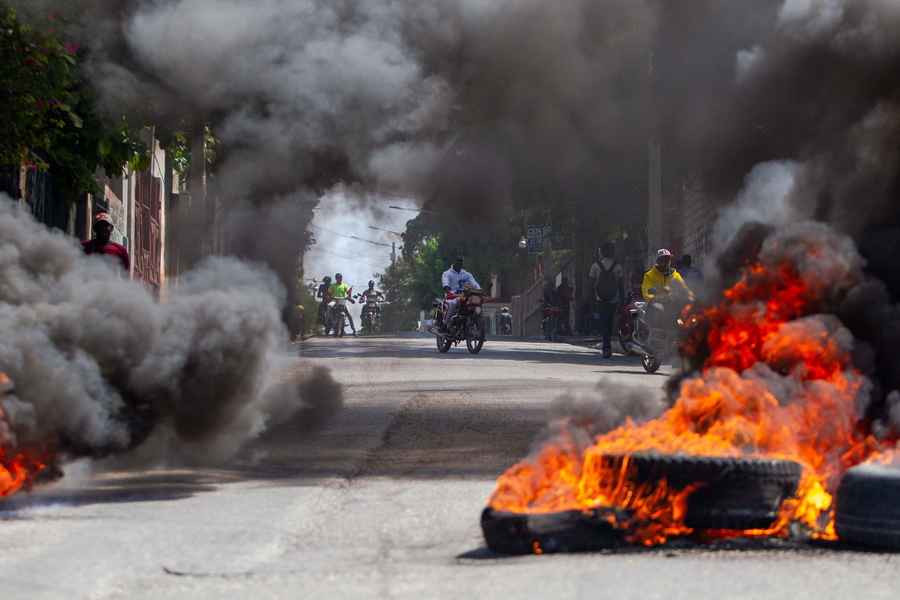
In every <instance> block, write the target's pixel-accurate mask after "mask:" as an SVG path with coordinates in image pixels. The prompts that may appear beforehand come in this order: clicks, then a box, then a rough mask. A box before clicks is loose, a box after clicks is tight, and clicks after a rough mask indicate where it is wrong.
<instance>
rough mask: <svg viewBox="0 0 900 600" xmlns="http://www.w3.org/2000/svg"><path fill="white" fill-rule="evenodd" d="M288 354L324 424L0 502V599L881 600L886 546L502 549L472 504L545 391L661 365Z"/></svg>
mask: <svg viewBox="0 0 900 600" xmlns="http://www.w3.org/2000/svg"><path fill="white" fill-rule="evenodd" d="M291 351H292V352H293V353H294V354H295V355H297V361H296V368H297V369H305V368H308V367H309V366H311V365H318V364H321V365H325V366H327V367H329V368H331V369H332V373H333V375H334V377H335V378H336V379H337V380H339V381H340V382H341V383H342V384H343V385H344V388H345V406H344V408H343V409H342V411H341V412H340V414H339V415H338V416H337V417H336V418H335V419H334V420H333V421H331V422H330V423H329V424H328V425H327V426H326V427H324V428H322V429H320V430H318V431H315V432H309V431H305V430H303V428H301V427H299V426H298V425H297V424H290V423H289V424H287V425H284V426H281V427H279V428H277V429H276V430H272V431H269V432H266V433H265V434H264V435H263V436H262V437H261V438H260V439H258V440H256V441H255V442H253V443H252V444H249V445H248V446H247V448H246V449H245V450H244V451H243V452H242V453H241V455H240V457H239V458H238V459H237V460H235V461H233V462H232V463H230V464H228V465H224V466H221V467H219V468H217V469H209V468H182V469H169V470H160V471H149V472H147V471H143V472H125V471H114V472H105V473H99V472H96V471H95V470H94V469H92V465H90V464H88V463H77V464H74V465H70V466H69V467H68V469H67V476H66V477H65V478H64V479H63V480H61V481H59V482H57V483H53V484H46V485H42V486H38V487H37V488H36V489H35V490H34V492H33V493H32V494H30V495H28V494H19V495H16V496H14V497H12V498H9V499H7V500H5V501H0V532H2V538H3V540H4V541H3V543H2V544H0V598H2V599H4V600H8V599H13V598H15V599H18V598H22V599H26V598H27V599H29V600H32V599H43V598H53V599H57V598H66V599H69V598H98V599H99V598H103V599H106V598H191V599H200V598H216V599H220V598H235V599H237V598H240V599H246V598H354V599H365V598H510V599H511V598H606V597H610V598H617V599H623V600H624V599H632V598H633V599H648V598H666V599H681V598H685V599H687V598H690V599H705V598H735V599H738V598H740V599H751V598H766V599H768V598H790V599H792V600H799V599H805V598H810V599H812V598H815V599H816V600H823V599H832V598H833V599H844V598H867V599H874V598H895V597H896V596H897V592H896V589H895V588H896V584H895V582H896V581H897V579H898V570H900V554H893V553H879V552H870V551H864V550H859V549H853V548H846V547H841V546H834V545H809V544H798V543H788V542H770V543H762V544H761V543H758V542H752V543H750V542H731V543H721V544H718V545H715V546H705V547H703V546H696V545H691V544H674V545H670V546H667V547H664V548H653V549H642V548H633V549H628V550H625V551H616V552H604V553H592V554H568V555H564V554H555V555H542V556H520V557H505V556H498V555H494V554H492V553H491V552H489V551H488V550H486V548H485V547H484V540H483V539H482V536H481V529H480V526H479V515H480V512H481V510H482V509H483V508H484V506H485V502H486V500H487V498H488V496H489V495H490V493H491V491H492V490H493V487H494V484H495V481H496V479H497V477H498V476H499V475H500V474H501V473H502V472H503V471H504V470H505V469H506V468H507V467H509V466H510V465H512V464H513V463H515V462H516V461H517V460H518V459H520V458H521V457H523V456H524V455H525V454H526V452H527V451H528V448H529V445H530V443H531V441H532V439H533V437H534V435H535V433H536V432H537V431H538V430H539V429H540V428H541V426H542V425H543V424H544V423H545V422H546V420H547V407H548V404H549V402H550V401H551V400H552V399H553V398H554V397H556V396H558V395H560V394H561V393H564V392H568V393H579V392H584V391H587V390H590V389H591V388H593V387H594V386H596V385H597V383H598V382H599V381H601V379H602V380H603V381H606V382H612V383H617V384H627V385H632V386H640V387H644V388H647V389H648V390H650V391H651V392H653V391H655V390H659V389H660V387H661V386H662V385H663V383H664V381H665V379H666V377H665V376H666V375H667V374H668V373H669V371H670V367H669V366H668V365H664V366H663V367H662V369H661V370H660V373H658V374H655V375H648V374H646V373H644V371H643V369H642V368H641V366H640V362H639V361H638V360H637V359H635V358H627V357H624V356H621V355H618V354H617V355H614V357H613V358H611V359H609V360H603V359H601V358H600V356H599V352H598V351H596V350H593V349H591V348H586V347H579V346H573V345H569V344H562V343H560V344H551V343H548V342H543V341H531V340H529V341H523V340H514V339H510V338H507V339H496V338H490V339H488V341H487V343H486V345H485V347H484V350H483V351H482V352H481V354H479V355H477V356H472V355H470V354H469V353H468V352H466V350H465V348H454V349H451V350H450V352H449V353H448V354H446V355H441V354H438V352H437V350H436V348H435V344H434V338H433V337H432V336H430V335H427V334H422V335H418V334H414V335H406V336H402V337H391V336H381V335H379V336H372V337H368V338H343V339H330V338H314V339H311V340H307V341H305V342H303V343H302V344H297V345H294V346H292V350H291Z"/></svg>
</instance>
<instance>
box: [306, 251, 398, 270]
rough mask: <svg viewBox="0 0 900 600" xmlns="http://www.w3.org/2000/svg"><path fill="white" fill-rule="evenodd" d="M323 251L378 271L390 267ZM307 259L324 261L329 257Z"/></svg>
mask: <svg viewBox="0 0 900 600" xmlns="http://www.w3.org/2000/svg"><path fill="white" fill-rule="evenodd" d="M321 251H322V252H325V253H327V254H331V255H332V256H336V257H338V258H343V259H344V260H349V261H350V262H356V263H360V264H362V265H368V266H370V267H375V268H376V269H386V268H387V267H388V266H387V265H376V264H373V263H370V262H366V261H364V260H359V259H357V258H352V257H350V256H343V255H341V254H337V253H335V252H329V251H328V250H324V249H323V250H321ZM307 258H313V259H316V258H318V259H324V258H327V257H325V256H309V257H307Z"/></svg>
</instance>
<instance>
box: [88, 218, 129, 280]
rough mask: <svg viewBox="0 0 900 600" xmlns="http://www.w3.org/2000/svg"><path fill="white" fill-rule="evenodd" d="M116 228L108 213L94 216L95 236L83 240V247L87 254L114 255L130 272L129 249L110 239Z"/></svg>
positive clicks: (93, 228)
mask: <svg viewBox="0 0 900 600" xmlns="http://www.w3.org/2000/svg"><path fill="white" fill-rule="evenodd" d="M115 228H116V226H115V225H113V222H112V219H110V218H109V215H108V214H106V213H99V214H98V215H97V216H96V217H94V225H93V227H92V230H93V232H94V238H93V239H91V240H88V241H86V242H81V249H82V250H83V251H84V253H85V254H105V255H108V256H114V257H116V258H117V259H118V261H119V264H121V265H122V267H123V268H124V269H125V271H126V272H128V271H130V270H131V257H130V256H128V249H127V248H125V246H123V245H122V244H117V243H115V242H113V241H111V239H110V238H111V237H112V232H113V230H114V229H115Z"/></svg>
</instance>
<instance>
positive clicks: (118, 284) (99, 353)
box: [0, 200, 341, 496]
mask: <svg viewBox="0 0 900 600" xmlns="http://www.w3.org/2000/svg"><path fill="white" fill-rule="evenodd" d="M117 270H118V268H117V266H115V265H112V264H107V263H106V262H104V260H102V259H100V258H95V257H85V256H83V254H82V253H81V250H80V249H79V248H78V247H77V244H75V242H74V241H73V240H72V239H71V238H67V237H66V236H64V235H62V234H61V233H60V232H52V231H48V230H47V229H46V228H44V227H43V226H42V225H39V224H37V223H35V222H34V221H33V220H32V219H31V218H30V217H29V216H27V215H24V214H21V213H19V212H18V211H17V210H16V208H15V207H14V206H13V205H12V204H11V203H9V202H7V201H6V200H3V201H0V373H2V375H0V382H2V396H0V496H6V495H9V494H11V493H13V492H15V491H16V490H17V489H19V488H20V487H22V486H23V485H24V486H29V485H30V484H31V482H33V481H34V479H35V478H36V477H40V476H41V475H42V473H43V474H47V473H51V474H53V473H55V474H58V473H59V471H58V466H59V464H60V463H61V462H62V461H63V460H65V459H66V458H69V457H82V456H88V457H94V458H101V457H106V456H111V455H118V454H122V453H125V452H128V451H131V450H134V449H136V448H138V447H140V451H141V453H142V455H143V456H142V458H143V459H144V460H147V461H150V462H151V464H158V463H160V462H165V459H166V458H171V457H175V456H180V457H188V458H191V459H194V460H201V461H202V460H207V461H208V460H219V459H223V458H226V457H228V456H230V455H232V454H233V453H234V452H235V451H236V450H237V449H238V447H239V446H240V444H241V443H242V442H243V441H245V440H247V439H248V438H250V437H253V436H255V435H257V434H259V433H260V432H261V431H262V430H263V429H265V427H266V425H267V424H269V423H271V422H272V421H273V420H278V419H283V418H286V417H287V416H290V415H293V414H294V413H295V412H296V411H298V410H301V411H306V415H307V416H308V417H309V418H310V419H312V418H317V417H318V416H321V415H323V414H327V413H329V412H330V411H332V410H334V409H335V408H337V407H338V406H340V403H341V391H340V386H338V385H337V384H336V383H334V382H333V380H332V379H331V377H330V375H329V374H328V373H327V372H326V371H321V372H315V373H313V374H312V378H311V379H310V380H298V378H293V379H292V378H290V377H286V376H283V374H282V369H281V365H280V360H281V358H280V355H279V352H278V349H279V347H281V345H282V344H283V343H284V340H286V339H287V333H286V332H285V331H284V330H283V327H284V326H283V325H282V322H281V319H280V306H281V303H282V300H283V294H284V291H283V289H282V288H281V286H280V284H279V283H278V282H277V280H276V278H275V276H274V275H273V274H272V273H271V272H269V271H268V270H266V269H264V268H262V267H259V266H254V265H249V264H247V263H243V262H241V261H238V260H236V259H230V258H222V257H219V258H215V259H209V260H207V261H205V262H204V263H202V264H201V265H200V266H199V267H198V268H197V269H195V270H194V271H192V272H190V273H188V274H187V275H185V276H183V277H181V278H180V279H179V281H178V282H177V286H174V287H175V290H174V292H173V293H172V294H171V295H170V298H169V299H168V300H167V301H165V302H158V301H157V300H156V299H155V298H154V297H153V296H152V295H151V293H150V292H149V291H147V290H146V289H145V288H144V287H143V286H142V284H141V283H140V282H137V281H130V280H128V279H127V278H123V277H121V276H120V274H119V273H118V272H117ZM48 465H49V466H50V467H52V468H47V467H48Z"/></svg>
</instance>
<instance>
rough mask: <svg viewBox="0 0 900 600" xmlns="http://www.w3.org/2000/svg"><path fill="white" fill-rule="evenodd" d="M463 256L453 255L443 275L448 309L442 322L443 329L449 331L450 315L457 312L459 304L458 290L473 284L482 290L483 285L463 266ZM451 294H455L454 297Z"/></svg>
mask: <svg viewBox="0 0 900 600" xmlns="http://www.w3.org/2000/svg"><path fill="white" fill-rule="evenodd" d="M462 265H463V259H462V256H460V255H459V254H457V255H456V256H454V257H453V262H452V263H451V265H450V268H449V269H447V270H446V271H444V274H443V275H441V284H442V285H443V286H444V302H445V303H446V305H447V307H448V308H447V310H446V311H444V322H443V323H442V326H443V331H447V325H449V324H450V317H452V316H453V315H455V314H456V307H457V306H459V296H457V295H456V291H457V290H462V289H465V287H466V286H467V285H468V286H471V288H472V289H473V290H480V289H481V286H480V285H478V282H477V281H475V277H474V276H473V275H472V274H471V273H469V272H468V271H466V270H464V269H463V268H462ZM450 296H453V297H452V298H451V297H450Z"/></svg>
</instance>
